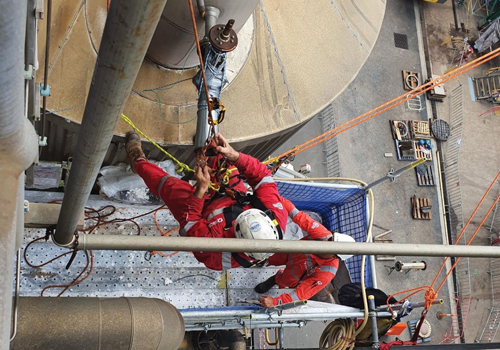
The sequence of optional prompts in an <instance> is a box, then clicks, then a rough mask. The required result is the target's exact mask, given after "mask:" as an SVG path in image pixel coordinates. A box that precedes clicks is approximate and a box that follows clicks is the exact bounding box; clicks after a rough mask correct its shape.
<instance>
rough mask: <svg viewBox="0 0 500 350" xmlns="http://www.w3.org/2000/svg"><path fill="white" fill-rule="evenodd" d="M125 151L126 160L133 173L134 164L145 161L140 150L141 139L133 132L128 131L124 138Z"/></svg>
mask: <svg viewBox="0 0 500 350" xmlns="http://www.w3.org/2000/svg"><path fill="white" fill-rule="evenodd" d="M125 150H126V151H127V158H128V162H129V164H130V167H131V168H132V171H133V172H134V173H137V172H136V171H135V163H137V162H138V161H140V160H146V156H145V155H144V152H143V151H142V148H141V137H140V136H139V134H138V133H136V132H135V131H129V132H128V133H127V136H125Z"/></svg>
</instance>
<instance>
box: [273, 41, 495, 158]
mask: <svg viewBox="0 0 500 350" xmlns="http://www.w3.org/2000/svg"><path fill="white" fill-rule="evenodd" d="M499 55H500V48H497V49H495V50H493V51H491V52H489V53H487V54H485V55H484V56H481V57H479V58H476V59H475V60H473V61H471V62H469V63H466V64H464V65H463V66H460V67H458V68H457V69H455V70H453V71H451V72H448V73H445V74H443V75H442V76H440V77H438V78H436V79H434V80H431V81H429V82H428V83H425V84H423V85H421V86H419V87H418V88H416V89H414V90H412V91H409V92H407V93H405V94H403V95H401V96H398V97H396V98H394V99H392V100H391V101H389V102H386V103H384V104H382V105H380V106H378V107H376V108H374V109H371V110H369V111H368V112H366V113H363V114H361V115H359V116H358V117H356V118H354V119H351V120H349V121H347V122H345V123H343V124H341V125H339V126H337V127H335V128H333V129H331V130H329V131H327V132H325V133H323V134H321V135H319V136H317V137H315V138H312V139H311V140H309V141H306V142H304V143H303V144H301V145H298V146H296V147H295V148H293V149H291V150H289V151H287V152H284V153H282V154H280V155H279V156H276V157H274V158H271V159H268V160H266V161H265V162H264V164H268V163H274V162H276V161H279V159H281V158H282V157H285V156H287V155H288V154H290V153H292V152H293V153H294V154H299V153H301V152H304V151H306V150H308V149H310V148H311V147H314V146H316V145H318V144H320V143H322V142H324V141H326V140H328V139H330V138H332V137H334V136H337V135H338V134H340V133H342V132H344V131H347V130H349V129H351V128H353V127H355V126H357V125H359V124H361V123H363V122H365V121H367V120H370V119H372V118H374V117H376V116H378V115H380V114H382V113H384V112H386V111H388V110H390V109H392V108H394V107H396V106H398V105H400V104H402V103H404V102H405V101H407V100H409V99H411V98H415V97H417V96H420V95H422V94H423V93H425V92H427V91H429V90H431V89H433V88H434V87H436V86H439V85H442V84H443V83H445V82H447V81H449V80H451V79H453V78H456V77H458V76H459V75H462V74H463V73H465V72H468V71H469V70H471V69H473V68H476V67H478V66H479V65H481V64H483V63H485V62H488V61H490V60H491V59H493V58H495V57H497V56H499Z"/></svg>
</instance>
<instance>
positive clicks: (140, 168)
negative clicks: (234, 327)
mask: <svg viewBox="0 0 500 350" xmlns="http://www.w3.org/2000/svg"><path fill="white" fill-rule="evenodd" d="M234 166H235V167H236V168H237V169H238V171H239V172H240V173H242V174H243V175H244V176H245V177H246V180H247V182H248V184H249V185H250V186H252V188H253V190H254V194H255V195H256V196H257V197H258V198H259V199H260V201H261V202H262V204H264V206H265V207H266V208H268V209H270V210H271V211H272V212H273V214H274V216H275V218H276V220H277V221H278V224H279V225H280V227H281V228H282V230H283V231H284V229H285V228H286V221H287V214H288V213H287V211H286V210H285V209H284V207H283V204H282V203H281V197H280V196H279V194H278V187H277V186H276V183H275V182H274V180H273V178H272V177H271V172H270V171H269V170H268V169H267V167H266V166H265V165H264V164H262V163H261V162H260V161H259V160H257V159H255V158H253V157H251V156H249V155H246V154H243V153H240V156H239V158H238V160H237V161H236V162H235V163H234ZM135 169H136V171H137V173H138V174H139V175H140V176H141V177H142V178H143V180H144V182H145V183H146V185H147V186H148V187H149V189H150V191H151V192H152V193H153V194H154V195H156V196H158V197H160V198H161V199H162V200H163V201H164V202H165V204H166V205H167V207H168V208H169V209H170V211H171V213H172V215H173V216H174V218H175V219H176V220H177V221H178V222H179V224H180V228H181V229H180V234H181V236H187V237H213V238H221V237H222V238H235V235H234V228H233V226H232V225H231V228H230V229H228V230H224V227H225V226H226V223H225V220H224V214H223V209H224V208H226V207H230V206H232V205H233V204H235V202H236V201H235V200H234V199H232V198H231V197H228V196H223V197H221V198H217V199H213V200H211V201H209V200H207V198H204V199H200V198H197V197H195V196H194V195H193V194H194V191H195V187H193V186H191V185H190V184H189V183H188V182H186V181H182V180H180V179H178V178H176V177H173V176H170V175H168V174H167V173H166V172H164V171H163V170H162V169H160V168H159V167H157V166H156V165H155V164H152V163H150V162H148V161H138V162H137V163H136V166H135ZM236 173H237V171H234V172H233V173H232V175H235V174H236ZM235 189H237V190H239V191H242V192H243V193H246V188H245V185H244V184H243V183H242V182H240V183H239V184H238V185H236V187H235ZM251 208H252V206H250V205H246V206H244V207H243V211H245V210H248V209H251ZM242 250H244V248H243V247H242ZM193 254H194V256H195V257H196V259H197V260H198V261H199V262H201V263H203V264H205V266H206V267H208V268H209V269H212V270H223V269H224V270H226V269H230V268H235V267H241V265H240V264H239V263H238V262H237V261H235V259H234V258H233V257H232V255H231V253H229V252H193ZM239 256H240V257H242V258H244V259H245V260H248V261H251V262H254V260H253V259H251V258H250V257H248V256H246V255H245V254H243V253H239Z"/></svg>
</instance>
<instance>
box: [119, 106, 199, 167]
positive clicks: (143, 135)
mask: <svg viewBox="0 0 500 350" xmlns="http://www.w3.org/2000/svg"><path fill="white" fill-rule="evenodd" d="M122 119H123V121H124V122H125V123H127V124H128V125H130V126H131V127H132V128H133V129H134V130H135V131H137V132H138V133H139V134H140V135H141V136H142V137H144V138H145V139H146V140H148V141H149V142H151V143H152V144H153V145H154V146H155V147H156V148H158V149H159V150H160V151H162V152H163V153H165V154H166V155H167V157H169V158H170V159H171V160H172V161H173V162H174V163H175V164H176V165H177V172H178V173H181V172H183V171H191V172H194V170H193V169H191V168H190V167H189V166H188V165H187V164H184V163H181V162H180V161H179V160H177V159H176V158H175V157H174V156H173V155H171V154H170V153H168V152H167V151H165V150H164V149H163V148H162V147H161V146H160V145H158V144H157V143H156V142H154V141H153V140H152V139H151V138H150V137H149V136H148V135H146V134H145V133H143V132H142V131H141V130H140V129H139V128H138V127H137V126H135V124H134V123H133V122H132V120H130V119H129V118H128V117H127V116H126V115H125V114H122Z"/></svg>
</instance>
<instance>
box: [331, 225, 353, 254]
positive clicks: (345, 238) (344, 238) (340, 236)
mask: <svg viewBox="0 0 500 350" xmlns="http://www.w3.org/2000/svg"><path fill="white" fill-rule="evenodd" d="M333 241H334V242H349V243H354V242H356V240H355V239H354V238H352V237H351V236H349V235H346V234H344V233H338V232H334V233H333ZM337 256H338V257H339V258H340V259H342V260H344V261H345V260H347V259H349V258H350V257H352V254H337Z"/></svg>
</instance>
